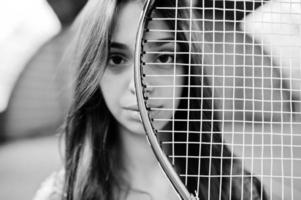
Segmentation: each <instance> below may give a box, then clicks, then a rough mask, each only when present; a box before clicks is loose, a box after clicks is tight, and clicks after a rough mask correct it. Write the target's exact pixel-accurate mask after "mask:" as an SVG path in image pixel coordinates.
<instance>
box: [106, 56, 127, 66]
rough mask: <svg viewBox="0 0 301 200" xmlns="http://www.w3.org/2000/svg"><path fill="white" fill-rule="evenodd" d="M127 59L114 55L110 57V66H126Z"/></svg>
mask: <svg viewBox="0 0 301 200" xmlns="http://www.w3.org/2000/svg"><path fill="white" fill-rule="evenodd" d="M125 62H126V59H125V58H124V57H123V56H122V55H118V54H113V55H110V56H109V65H111V66H115V65H122V64H125Z"/></svg>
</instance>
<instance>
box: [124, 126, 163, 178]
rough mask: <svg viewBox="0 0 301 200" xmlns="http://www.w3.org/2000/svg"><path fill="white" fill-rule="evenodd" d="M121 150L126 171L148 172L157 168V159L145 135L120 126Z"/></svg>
mask: <svg viewBox="0 0 301 200" xmlns="http://www.w3.org/2000/svg"><path fill="white" fill-rule="evenodd" d="M119 134H120V137H121V152H122V157H123V162H124V165H125V169H126V171H127V172H128V173H130V174H131V172H134V174H137V173H140V172H141V173H145V172H147V173H149V172H152V171H153V170H154V169H158V168H159V166H158V161H157V159H156V157H155V155H154V153H153V151H152V149H151V146H150V144H149V143H148V141H147V138H146V135H145V134H143V135H141V134H137V133H132V132H130V131H129V130H127V129H125V128H123V127H120V128H119Z"/></svg>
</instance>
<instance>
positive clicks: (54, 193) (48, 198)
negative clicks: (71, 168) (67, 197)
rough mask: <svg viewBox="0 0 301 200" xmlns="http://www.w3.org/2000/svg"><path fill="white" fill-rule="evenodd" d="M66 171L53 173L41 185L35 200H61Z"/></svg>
mask: <svg viewBox="0 0 301 200" xmlns="http://www.w3.org/2000/svg"><path fill="white" fill-rule="evenodd" d="M64 176H65V171H64V170H61V171H59V172H54V173H52V174H51V175H50V176H49V177H48V178H47V179H46V180H45V181H44V182H43V183H42V185H41V187H40V189H39V190H38V191H37V193H36V195H35V197H34V198H33V200H61V199H62V197H63V196H64V195H63V186H64Z"/></svg>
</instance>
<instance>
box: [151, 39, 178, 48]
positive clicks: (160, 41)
mask: <svg viewBox="0 0 301 200" xmlns="http://www.w3.org/2000/svg"><path fill="white" fill-rule="evenodd" d="M149 40H155V41H153V42H148V41H149ZM145 42H146V43H147V45H149V47H150V48H154V47H155V48H160V47H162V46H165V45H169V44H174V42H177V41H175V38H174V37H167V38H159V39H146V40H145ZM177 45H178V44H177Z"/></svg>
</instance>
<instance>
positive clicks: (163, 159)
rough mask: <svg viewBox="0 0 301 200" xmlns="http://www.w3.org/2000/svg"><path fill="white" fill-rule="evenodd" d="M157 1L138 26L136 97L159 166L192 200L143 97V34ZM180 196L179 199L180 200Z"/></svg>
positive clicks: (148, 0)
mask: <svg viewBox="0 0 301 200" xmlns="http://www.w3.org/2000/svg"><path fill="white" fill-rule="evenodd" d="M154 2H155V0H146V1H145V4H144V6H143V10H142V13H141V15H140V19H139V26H138V32H137V35H136V44H135V62H134V73H135V75H134V77H135V78H134V79H135V89H136V97H137V102H138V108H139V111H140V115H141V119H142V123H143V126H144V129H145V132H146V135H147V138H148V142H149V143H150V145H151V148H152V149H153V152H154V153H155V156H156V158H157V160H158V161H159V164H160V166H161V168H162V169H163V171H164V172H165V174H166V175H167V177H168V179H169V180H170V182H171V183H172V185H173V186H174V189H175V190H176V191H177V193H178V194H179V195H180V196H181V197H182V199H184V200H191V199H195V197H192V196H193V195H191V194H190V193H189V192H188V190H187V189H186V187H185V185H184V184H183V182H182V181H181V179H180V177H179V175H178V174H177V173H176V171H175V170H174V167H173V166H172V164H171V163H170V161H169V159H168V158H167V156H166V155H165V154H164V153H163V151H162V150H161V147H160V144H159V143H158V140H157V137H156V133H155V132H154V128H153V126H152V124H151V118H150V117H149V114H148V111H147V106H146V104H145V103H144V102H145V98H144V96H143V85H142V77H143V73H142V71H141V69H140V66H141V65H142V63H141V49H142V46H141V45H142V40H143V33H144V27H145V25H146V23H147V22H146V20H147V16H148V14H149V13H150V12H151V11H152V9H153V5H154ZM180 196H179V198H180Z"/></svg>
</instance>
